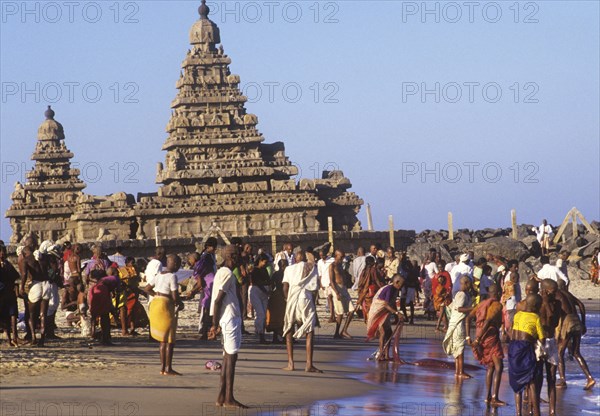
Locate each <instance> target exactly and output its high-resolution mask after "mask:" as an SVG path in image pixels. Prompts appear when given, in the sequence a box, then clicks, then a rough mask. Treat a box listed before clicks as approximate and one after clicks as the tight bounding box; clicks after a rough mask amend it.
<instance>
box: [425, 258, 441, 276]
mask: <svg viewBox="0 0 600 416" xmlns="http://www.w3.org/2000/svg"><path fill="white" fill-rule="evenodd" d="M425 273H427V277H429V278H430V279H433V276H435V274H436V273H439V270H438V267H437V264H435V261H430V262H429V263H427V264H426V265H425Z"/></svg>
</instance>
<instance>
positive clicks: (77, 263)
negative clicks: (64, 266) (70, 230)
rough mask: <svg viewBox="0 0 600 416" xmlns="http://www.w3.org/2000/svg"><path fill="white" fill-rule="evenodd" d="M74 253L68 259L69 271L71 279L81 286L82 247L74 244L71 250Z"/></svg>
mask: <svg viewBox="0 0 600 416" xmlns="http://www.w3.org/2000/svg"><path fill="white" fill-rule="evenodd" d="M71 250H72V253H71V255H70V256H69V258H68V259H67V263H68V264H69V271H70V273H71V276H70V277H71V278H72V279H73V283H74V284H75V285H79V284H80V283H82V281H81V245H79V244H73V247H72V248H71Z"/></svg>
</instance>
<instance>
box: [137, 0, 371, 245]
mask: <svg viewBox="0 0 600 416" xmlns="http://www.w3.org/2000/svg"><path fill="white" fill-rule="evenodd" d="M198 11H199V13H200V19H199V20H198V21H196V22H195V23H194V24H193V26H192V28H191V30H190V44H191V49H189V50H188V53H187V56H186V57H185V59H184V61H183V63H182V65H181V67H182V69H183V71H182V73H181V74H180V77H179V80H178V81H177V83H176V88H177V89H178V93H177V96H176V98H175V100H173V102H172V105H171V108H172V115H171V119H170V121H169V123H168V125H167V128H166V130H167V133H168V137H167V139H166V141H165V143H164V145H163V150H165V151H166V152H167V155H166V163H165V164H163V163H160V164H159V165H158V171H157V182H158V183H159V184H161V187H160V188H159V191H158V195H156V196H154V195H146V196H142V197H141V198H140V201H139V203H138V205H137V206H136V211H137V212H136V216H137V217H138V218H143V219H144V221H145V222H150V223H153V224H155V225H161V226H162V225H163V224H165V225H164V227H163V228H164V229H165V230H168V231H167V232H168V233H172V234H175V235H179V236H192V235H201V234H203V233H204V232H205V231H207V230H208V229H209V228H210V227H212V226H213V224H214V223H215V222H217V223H218V224H219V226H220V227H221V229H222V230H223V231H225V232H228V233H231V234H233V235H264V234H269V233H276V234H280V233H303V232H315V231H319V230H320V229H322V228H326V227H327V218H326V217H325V216H326V215H327V214H333V215H334V217H335V219H334V225H335V226H336V229H348V230H349V229H353V228H356V227H355V226H356V224H357V222H358V220H357V219H356V212H358V209H360V205H361V204H362V200H360V199H359V198H358V197H356V196H355V195H354V194H352V193H348V192H346V189H347V188H348V187H350V182H349V181H348V180H347V179H346V178H344V177H343V175H341V176H340V172H338V173H336V174H335V175H334V176H331V175H328V176H325V177H324V178H323V179H322V180H321V179H319V180H308V179H303V180H302V181H301V182H300V183H298V182H296V180H295V179H293V177H294V176H295V175H297V174H298V169H297V168H296V167H295V166H294V165H293V164H292V162H291V161H290V160H289V158H288V157H287V156H286V155H285V148H284V145H283V143H281V142H278V143H274V144H264V143H263V142H264V138H263V135H262V134H261V133H260V132H259V131H258V129H257V124H258V117H257V116H256V115H254V114H250V113H248V112H247V110H246V107H245V105H244V104H245V103H246V101H247V98H246V97H245V96H243V95H242V92H241V90H240V86H239V85H240V82H241V81H240V76H239V75H235V74H232V73H231V70H230V68H229V65H230V64H231V59H230V58H229V57H228V56H227V55H226V54H225V52H224V49H223V47H222V45H220V46H219V47H218V48H217V45H218V44H220V43H221V38H220V32H219V28H218V27H217V25H216V24H215V23H214V22H212V21H211V20H210V19H209V18H208V14H209V8H208V6H206V2H205V1H203V2H202V5H201V6H200V8H199V10H198ZM342 205H343V207H342ZM337 208H340V209H337ZM336 210H337V212H335V211H336ZM175 212H176V213H177V214H178V216H180V218H169V219H168V221H165V219H166V217H165V213H166V214H170V213H175ZM322 218H324V220H322Z"/></svg>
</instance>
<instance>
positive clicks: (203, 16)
mask: <svg viewBox="0 0 600 416" xmlns="http://www.w3.org/2000/svg"><path fill="white" fill-rule="evenodd" d="M198 13H200V18H201V19H208V14H209V13H210V8H209V7H208V6H207V5H206V0H202V5H201V6H200V7H198Z"/></svg>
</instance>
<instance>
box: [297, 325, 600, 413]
mask: <svg viewBox="0 0 600 416" xmlns="http://www.w3.org/2000/svg"><path fill="white" fill-rule="evenodd" d="M586 324H587V334H586V335H585V336H584V337H583V338H582V345H581V353H582V355H583V357H584V358H585V359H586V361H587V363H588V366H589V368H590V371H591V372H592V376H593V377H594V378H595V379H596V380H597V381H598V382H599V384H598V385H596V386H595V387H594V388H593V389H592V391H587V392H586V391H583V386H584V385H585V383H586V378H585V376H584V374H583V372H582V371H581V368H580V367H579V365H578V364H577V362H576V361H574V360H572V361H571V360H569V359H568V358H566V369H567V385H568V388H567V389H559V390H557V415H559V416H571V415H600V380H599V378H600V315H599V314H588V315H586ZM400 353H401V357H402V359H404V360H406V361H408V362H414V361H417V360H421V359H438V360H446V361H451V357H447V356H446V355H445V354H444V352H443V351H442V347H441V341H440V340H436V339H403V340H402V341H401V342H400ZM369 355H370V354H369V352H356V353H353V354H352V355H351V356H349V357H347V360H346V361H345V364H348V365H350V366H352V367H354V368H356V369H357V373H356V375H354V376H353V377H354V378H356V379H358V380H360V381H363V382H365V383H369V384H372V385H376V386H377V387H379V388H378V389H376V390H373V391H371V392H370V393H368V394H367V395H365V396H360V397H352V398H346V399H340V400H324V401H320V402H317V403H314V404H313V405H312V406H311V407H310V409H308V412H307V413H309V414H311V415H347V416H354V415H356V416H363V415H373V416H374V415H407V416H409V415H410V416H451V415H460V416H462V415H464V416H476V415H487V414H494V415H514V414H515V407H514V396H513V391H512V390H511V388H510V385H509V383H508V369H507V363H506V359H505V360H504V366H505V367H504V372H503V377H502V384H501V387H500V399H502V400H504V401H505V402H507V404H508V405H507V406H505V407H501V408H498V409H495V410H494V409H491V410H489V409H486V406H485V403H484V399H485V396H486V391H485V369H483V367H481V366H479V365H478V363H477V362H476V361H475V360H474V359H473V354H472V353H471V351H470V349H469V348H466V349H465V362H466V363H468V364H472V365H478V366H479V367H481V370H477V371H470V374H471V375H472V376H473V379H469V380H464V381H459V382H457V381H456V380H455V378H454V370H453V369H437V368H424V367H417V366H413V365H394V364H392V363H377V362H373V361H367V358H368V356H369ZM449 358H450V359H449ZM542 398H543V399H547V398H548V397H547V393H546V384H545V382H544V387H543V389H542ZM542 414H544V415H546V414H549V410H548V405H547V404H542Z"/></svg>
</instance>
